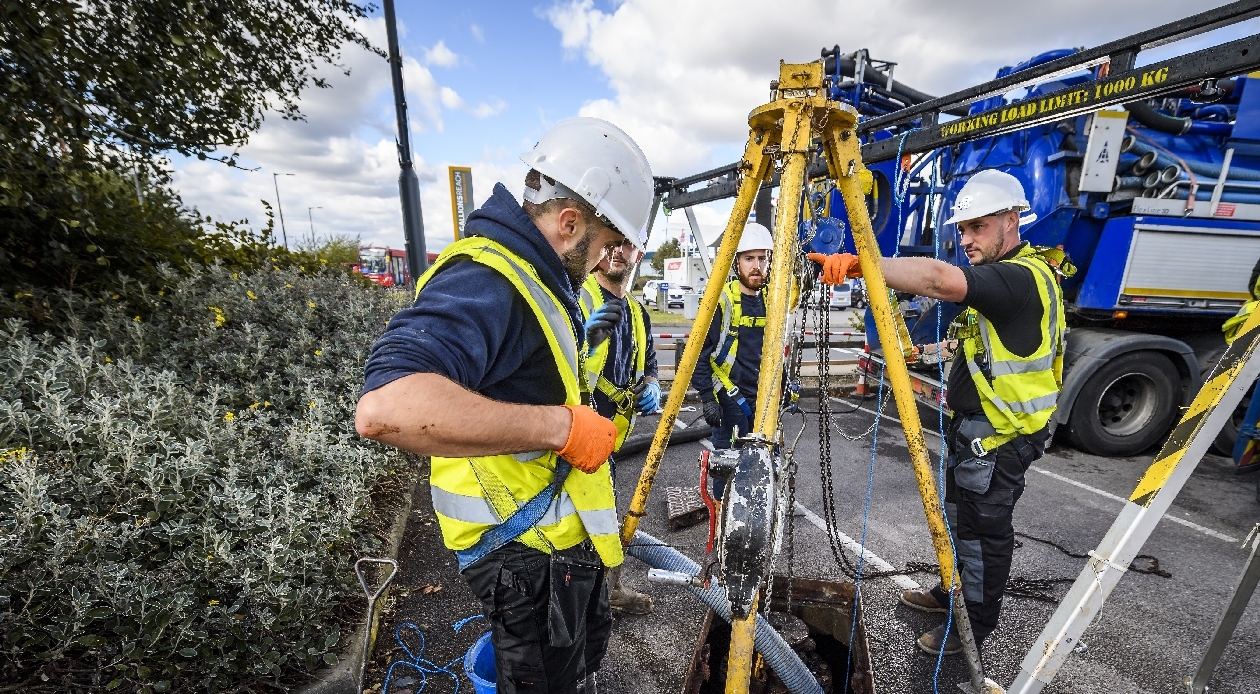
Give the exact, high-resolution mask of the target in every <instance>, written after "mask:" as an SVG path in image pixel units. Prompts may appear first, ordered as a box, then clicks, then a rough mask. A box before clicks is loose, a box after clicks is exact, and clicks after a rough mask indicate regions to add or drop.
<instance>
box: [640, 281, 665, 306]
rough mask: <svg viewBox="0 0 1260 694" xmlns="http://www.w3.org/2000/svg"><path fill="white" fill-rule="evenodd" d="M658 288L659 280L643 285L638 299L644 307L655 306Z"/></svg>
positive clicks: (659, 286)
mask: <svg viewBox="0 0 1260 694" xmlns="http://www.w3.org/2000/svg"><path fill="white" fill-rule="evenodd" d="M660 288H661V281H660V280H648V281H647V282H646V283H645V284H644V285H643V294H642V295H641V296H640V297H639V299H640V300H641V301H642V302H643V305H644V306H655V305H656V293H657V291H659V290H660Z"/></svg>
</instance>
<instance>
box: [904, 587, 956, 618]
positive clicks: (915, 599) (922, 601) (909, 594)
mask: <svg viewBox="0 0 1260 694" xmlns="http://www.w3.org/2000/svg"><path fill="white" fill-rule="evenodd" d="M901 604H902V605H905V606H906V607H912V608H914V609H916V610H918V611H920V612H940V613H941V614H946V613H948V612H949V605H942V604H941V603H940V602H939V601H938V600H937V599H936V595H935V594H933V593H932V591H930V590H923V589H918V590H903V591H901Z"/></svg>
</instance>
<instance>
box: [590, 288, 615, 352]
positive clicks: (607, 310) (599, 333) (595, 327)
mask: <svg viewBox="0 0 1260 694" xmlns="http://www.w3.org/2000/svg"><path fill="white" fill-rule="evenodd" d="M620 322H621V302H619V301H618V302H615V303H614V302H611V301H610V302H607V303H605V304H604V305H603V306H600V307H599V308H598V309H596V310H595V312H594V313H592V314H591V317H590V318H587V319H586V349H587V352H588V353H589V352H593V351H595V348H596V347H598V346H599V345H600V344H601V343H602V342H603V341H604V340H607V339H608V337H609V336H610V335H612V331H613V329H614V328H616V327H617V324H618V323H620Z"/></svg>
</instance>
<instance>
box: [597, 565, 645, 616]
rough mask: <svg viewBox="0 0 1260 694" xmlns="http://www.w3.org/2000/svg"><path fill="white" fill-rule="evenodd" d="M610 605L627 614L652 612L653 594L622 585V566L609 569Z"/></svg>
mask: <svg viewBox="0 0 1260 694" xmlns="http://www.w3.org/2000/svg"><path fill="white" fill-rule="evenodd" d="M608 605H609V606H610V607H612V608H613V609H614V610H617V611H618V612H624V613H626V614H652V596H651V595H647V594H646V593H639V592H637V591H633V590H630V589H629V588H627V587H625V586H623V585H621V567H620V566H617V567H613V568H611V569H609V570H608Z"/></svg>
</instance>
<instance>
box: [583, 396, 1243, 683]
mask: <svg viewBox="0 0 1260 694" xmlns="http://www.w3.org/2000/svg"><path fill="white" fill-rule="evenodd" d="M855 404H857V403H855ZM814 405H816V403H810V404H809V405H807V407H812V406H814ZM858 405H860V406H861V407H862V408H864V409H853V411H852V412H850V413H849V414H845V415H843V416H841V417H840V418H839V420H838V423H837V427H836V429H837V430H838V431H837V434H836V435H833V438H832V452H833V455H832V465H833V471H834V479H835V488H834V499H835V501H836V504H837V515H838V522H839V530H840V531H841V532H843V533H845V534H846V535H848V536H849V537H851V538H853V539H855V540H860V539H861V538H863V536H864V537H865V545H866V547H867V548H868V550H869V551H870V552H871V553H872V554H873V555H874V556H876V557H878V558H879V559H881V560H883V561H886V562H887V563H889V564H891V565H893V566H896V567H899V568H900V567H904V566H905V564H906V562H909V561H919V562H931V563H934V562H935V556H934V553H933V551H932V545H931V541H930V538H929V536H928V532H927V528H926V524H925V521H924V516H923V509H922V504H921V502H920V500H919V495H918V491H917V487H916V486H915V483H914V478H913V474H912V473H911V470H910V466H909V457H908V453H907V451H906V448H905V443H904V438H903V437H902V432H901V429H900V427H899V426H898V424H896V423H895V422H892V421H888V420H885V421H884V422H883V423H882V424H881V426H880V428H879V431H878V443H877V444H876V445H875V446H874V451H875V455H874V465H873V467H872V455H871V450H872V438H873V436H874V433H875V432H871V433H869V434H867V435H866V436H864V437H860V438H858V440H856V441H849V440H846V439H845V438H843V437H842V436H841V435H839V433H840V432H843V433H844V434H848V435H850V436H854V437H855V438H857V435H860V434H862V433H864V432H867V431H868V429H870V426H871V424H872V423H873V421H874V415H873V414H872V413H871V412H870V411H868V410H873V409H874V407H875V405H874V403H873V401H870V400H868V401H866V402H865V403H860V404H858ZM852 407H853V405H852V404H847V405H846V404H838V405H837V408H838V409H840V410H842V411H843V410H848V409H851V408H852ZM888 411H891V405H890V406H889V410H888ZM693 417H695V413H684V418H686V419H690V418H693ZM797 421H798V420H795V419H789V420H787V421H785V427H786V428H790V427H792V426H799V425H797V424H796V422H797ZM925 423H927V424H928V426H929V428H930V429H935V422H934V421H925ZM641 426H642V427H644V428H645V429H646V428H650V427H651V426H652V424H651V422H650V420H644V421H643V422H642V424H641ZM793 433H794V430H793ZM816 442H817V431H816V429H815V428H814V427H813V426H812V424H810V425H808V426H807V427H806V430H805V433H804V435H803V436H802V444H801V445H800V446H799V447H798V452H797V462H798V465H799V472H798V477H797V480H798V483H797V489H798V499H799V501H800V502H801V503H802V504H803V505H804V506H805V507H806V508H807V509H809V512H808V513H807V514H806V515H804V516H800V517H798V518H797V519H796V524H795V525H796V528H795V532H796V542H795V547H796V552H795V561H794V570H795V573H796V574H797V575H801V576H809V577H825V578H831V579H836V580H847V579H846V577H845V576H843V574H842V573H841V572H840V571H839V570H838V568H837V565H836V562H835V560H834V558H833V557H832V555H831V551H830V549H829V545H828V541H827V537H826V535H825V533H824V531H823V530H822V529H820V527H818V526H819V525H821V521H820V520H819V519H818V516H820V515H821V510H822V504H821V501H822V493H823V492H822V484H821V481H820V474H819V470H820V464H819V456H818V446H817V443H816ZM928 442H929V445H930V446H935V445H938V444H939V440H938V439H936V438H935V437H933V436H929V437H928ZM699 451H700V445H699V444H684V445H678V446H674V447H671V448H670V449H669V450H668V451H667V454H666V458H665V463H664V465H663V469H662V471H661V473H660V475H659V476H658V477H657V485H658V486H657V491H656V492H655V493H654V494H653V497H652V499H651V501H650V503H649V507H648V511H649V516H648V518H647V519H645V521H644V523H643V525H642V526H641V527H643V528H644V529H645V530H647V531H648V532H651V533H653V534H655V535H656V536H657V537H660V538H662V539H664V540H666V541H668V542H671V543H673V544H675V545H677V546H678V547H679V548H680V549H681V550H682V551H683V552H684V553H685V554H688V555H690V556H692V557H694V558H698V557H700V556H701V554H703V526H699V527H696V528H692V529H688V530H686V531H682V532H678V533H670V532H668V531H667V530H666V529H665V525H664V515H665V502H664V493H663V488H664V487H665V486H668V485H679V486H681V485H686V484H690V485H694V484H696V482H697V472H696V470H697V468H696V459H697V456H698V455H699ZM1152 453H1153V452H1152ZM643 457H644V455H643V454H640V455H638V456H635V457H633V458H631V459H628V460H625V461H622V462H621V464H620V465H619V466H618V472H617V476H618V480H619V485H618V486H619V489H618V496H619V499H620V500H621V503H622V510H623V511H624V506H625V504H626V503H628V501H629V496H630V494H631V493H632V492H633V484H634V481H635V480H636V479H637V475H638V472H639V467H640V466H641V464H642V460H643ZM1149 462H1150V455H1149V454H1147V455H1144V456H1136V457H1132V458H1113V459H1108V458H1100V457H1096V456H1092V455H1087V454H1084V453H1081V452H1078V451H1075V450H1073V449H1071V448H1068V447H1066V446H1061V445H1056V446H1055V447H1054V448H1052V450H1051V452H1050V453H1049V454H1048V455H1046V456H1045V457H1044V458H1042V459H1041V460H1039V461H1038V462H1037V463H1035V464H1034V466H1033V467H1032V468H1031V469H1030V471H1029V473H1028V487H1027V491H1026V492H1025V494H1024V496H1023V499H1022V500H1021V501H1020V503H1019V506H1018V507H1017V508H1016V510H1015V528H1016V530H1017V531H1018V532H1021V533H1025V534H1027V535H1030V536H1033V537H1037V538H1042V539H1045V540H1049V541H1052V542H1054V543H1056V544H1058V545H1061V546H1062V547H1064V548H1065V549H1067V550H1070V551H1071V552H1072V553H1075V554H1083V553H1085V552H1086V551H1088V550H1090V549H1093V548H1094V547H1095V546H1096V545H1097V544H1098V542H1099V541H1100V540H1101V539H1102V537H1103V535H1104V534H1105V533H1106V531H1107V529H1108V528H1109V527H1110V525H1111V523H1112V521H1113V520H1114V519H1115V516H1116V514H1117V513H1118V512H1119V510H1120V508H1121V505H1122V504H1121V501H1120V500H1119V499H1123V498H1126V497H1127V496H1128V495H1129V493H1130V492H1131V491H1132V489H1133V487H1134V485H1135V484H1136V482H1137V480H1138V478H1139V477H1140V476H1141V474H1142V473H1143V472H1144V471H1145V469H1146V466H1147V464H1148V463H1149ZM868 483H869V488H870V495H869V503H868V494H867V489H868ZM1257 520H1260V506H1257V504H1256V502H1255V481H1254V480H1253V479H1251V478H1237V477H1235V476H1234V474H1233V471H1232V465H1231V463H1230V462H1229V461H1227V460H1225V459H1223V458H1217V457H1214V456H1209V457H1208V458H1206V459H1205V460H1204V461H1203V462H1202V463H1201V464H1200V466H1199V468H1198V469H1197V470H1196V472H1195V473H1194V475H1193V476H1192V477H1191V479H1190V481H1189V483H1188V484H1187V486H1186V488H1185V489H1184V490H1183V492H1182V493H1181V495H1180V496H1179V498H1178V499H1177V500H1176V502H1175V503H1174V504H1173V506H1172V509H1171V512H1170V516H1169V517H1166V518H1165V519H1164V520H1162V521H1161V522H1160V524H1159V526H1158V528H1157V529H1156V530H1155V532H1154V534H1153V535H1152V536H1151V539H1150V541H1149V542H1148V543H1147V545H1146V547H1144V548H1143V553H1145V554H1150V555H1152V556H1154V557H1156V558H1157V559H1158V561H1159V566H1160V568H1161V569H1162V570H1164V571H1167V572H1168V573H1170V574H1171V577H1169V578H1163V577H1160V576H1158V575H1153V574H1139V573H1135V572H1130V573H1129V574H1128V575H1126V576H1125V577H1124V578H1123V579H1122V580H1121V582H1120V584H1119V586H1118V587H1117V588H1116V590H1115V592H1114V593H1113V594H1112V596H1111V598H1110V599H1109V601H1108V602H1107V603H1106V605H1105V606H1104V607H1103V610H1102V614H1101V618H1100V619H1099V620H1098V621H1097V622H1096V623H1095V624H1094V625H1093V626H1092V627H1090V629H1089V630H1088V631H1086V633H1085V636H1084V638H1083V642H1084V646H1083V648H1082V649H1080V651H1079V652H1077V653H1074V654H1073V655H1072V657H1071V658H1070V659H1069V660H1068V662H1067V664H1066V665H1065V666H1064V668H1063V669H1062V670H1061V671H1060V673H1059V676H1058V677H1057V678H1056V680H1055V681H1054V683H1053V684H1052V685H1051V687H1050V688H1048V689H1047V690H1046V691H1048V692H1064V693H1066V692H1073V693H1081V694H1090V693H1094V692H1098V693H1103V692H1152V693H1154V692H1175V691H1184V689H1183V688H1181V687H1182V685H1181V684H1180V683H1181V681H1182V679H1183V678H1184V677H1185V676H1186V675H1188V674H1189V673H1191V672H1193V670H1194V668H1195V667H1196V666H1197V664H1198V661H1199V658H1200V657H1201V655H1202V652H1203V649H1204V648H1205V646H1206V643H1207V641H1208V639H1209V638H1210V636H1211V633H1212V630H1213V628H1214V627H1215V625H1216V623H1217V621H1218V620H1219V618H1220V615H1221V612H1222V611H1223V609H1224V606H1225V603H1226V602H1227V600H1228V599H1229V595H1230V593H1231V591H1232V589H1233V586H1234V583H1235V582H1236V580H1237V578H1238V575H1239V573H1240V572H1241V570H1242V566H1243V562H1244V560H1245V559H1246V553H1245V552H1243V551H1242V550H1241V549H1239V545H1240V544H1241V542H1242V538H1243V536H1245V535H1246V534H1247V532H1248V530H1249V529H1250V528H1251V527H1252V525H1254V523H1255V522H1256V521H1257ZM785 564H786V560H781V561H780V566H784V565H785ZM1083 565H1084V560H1082V559H1079V558H1074V557H1071V556H1068V555H1067V554H1065V553H1064V552H1062V551H1060V550H1058V549H1055V548H1054V547H1051V546H1049V545H1046V544H1042V543H1039V542H1037V541H1034V540H1031V539H1022V546H1020V547H1019V548H1018V549H1017V550H1016V552H1015V563H1014V567H1013V571H1012V575H1013V576H1017V577H1021V578H1026V579H1075V577H1076V576H1077V574H1078V573H1079V572H1080V570H1081V568H1082V567H1083ZM644 573H645V567H643V565H642V564H639V563H638V562H637V561H635V560H630V564H629V569H628V571H627V576H628V579H629V580H630V581H631V582H632V583H633V584H634V585H637V586H639V587H640V589H646V590H648V591H649V592H651V593H653V594H654V595H655V596H657V600H658V606H659V607H660V609H658V612H657V614H656V615H652V616H649V617H625V618H622V619H621V620H620V621H619V623H618V629H617V631H616V632H615V634H614V641H613V647H612V648H613V652H612V653H610V656H609V662H608V664H607V665H606V670H607V676H606V677H605V678H604V679H602V680H601V690H603V691H610V692H657V691H677V690H678V689H677V683H680V682H681V676H682V671H683V670H685V668H686V661H687V660H688V659H689V658H690V655H691V647H692V646H694V640H695V636H694V635H691V634H695V633H698V620H699V617H700V615H701V611H700V610H699V609H698V607H697V605H698V603H697V602H696V601H695V600H694V599H692V598H691V597H690V595H689V594H687V593H686V592H684V591H682V590H681V589H677V588H672V587H664V586H659V585H655V584H653V585H650V586H647V587H644V586H645V585H646V584H645V580H644V577H643V576H644ZM909 581H914V582H916V583H919V584H923V585H929V584H930V583H931V582H933V581H934V578H933V577H932V576H930V575H927V574H915V575H912V576H909V577H895V578H881V579H875V580H871V581H867V582H865V584H864V585H863V595H864V599H865V602H866V614H867V623H868V629H869V633H870V640H871V650H872V654H873V656H874V661H875V663H876V682H877V691H880V692H898V693H907V694H909V693H919V692H932V691H933V675H934V669H935V668H934V666H935V659H934V658H931V657H928V656H926V655H924V654H922V653H920V652H919V651H918V650H917V649H916V648H915V647H914V643H913V642H914V639H915V638H916V637H917V636H918V634H919V633H920V632H922V631H925V630H927V629H929V628H931V627H933V626H935V625H936V622H935V621H934V619H935V618H934V617H933V616H929V615H925V614H922V613H918V612H915V611H913V610H909V609H907V608H905V607H903V606H900V605H898V604H897V602H896V596H897V593H898V592H899V591H900V590H901V588H902V586H904V585H909ZM1068 585H1070V581H1065V582H1060V583H1054V584H1052V585H1051V586H1050V588H1049V593H1050V594H1051V595H1052V596H1053V597H1054V599H1058V598H1061V597H1062V596H1063V595H1064V594H1065V593H1066V591H1067V587H1068ZM1257 602H1260V601H1257ZM1054 608H1055V605H1054V604H1053V603H1049V602H1043V601H1039V600H1035V599H1029V598H1021V597H1008V599H1007V600H1006V604H1005V607H1004V611H1003V615H1002V622H1001V626H1000V628H999V630H998V632H997V633H996V634H994V636H993V637H991V638H990V639H989V641H988V642H987V643H986V644H985V646H984V649H983V656H984V659H985V663H986V665H987V667H988V668H989V673H990V676H991V677H992V678H993V679H994V680H996V681H998V682H999V683H1001V684H1003V685H1009V684H1010V683H1011V682H1012V681H1013V679H1014V677H1015V675H1016V673H1017V672H1018V670H1019V664H1020V661H1021V660H1022V659H1023V657H1024V654H1025V653H1026V652H1027V651H1028V649H1029V648H1030V647H1031V646H1032V645H1033V643H1034V641H1035V640H1036V638H1037V636H1038V635H1039V634H1040V632H1041V629H1042V627H1043V626H1044V625H1045V623H1046V621H1047V620H1048V619H1049V618H1050V615H1051V614H1052V613H1053V611H1054ZM689 635H690V636H689ZM689 641H690V642H689ZM1256 643H1260V604H1253V605H1252V606H1251V608H1250V609H1249V610H1248V611H1247V613H1246V614H1245V615H1244V617H1243V620H1242V622H1241V624H1240V625H1239V627H1238V630H1237V632H1236V633H1235V636H1234V639H1233V641H1232V642H1231V644H1230V646H1229V648H1228V649H1226V651H1225V654H1224V657H1223V659H1222V661H1221V664H1220V666H1219V667H1218V669H1217V675H1216V678H1215V680H1214V681H1213V682H1212V690H1211V691H1212V692H1213V693H1214V694H1215V693H1217V692H1237V693H1238V694H1254V693H1255V692H1260V658H1257V657H1256V654H1255V648H1254V645H1255V644H1256ZM671 672H676V673H677V674H676V675H670V674H669V673H671ZM965 679H966V667H965V665H964V664H963V663H962V661H961V659H959V658H947V659H946V660H945V666H944V668H943V669H942V671H941V673H940V675H939V691H942V692H944V691H950V692H952V691H957V690H956V688H955V684H956V683H958V682H961V681H964V680H965Z"/></svg>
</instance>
